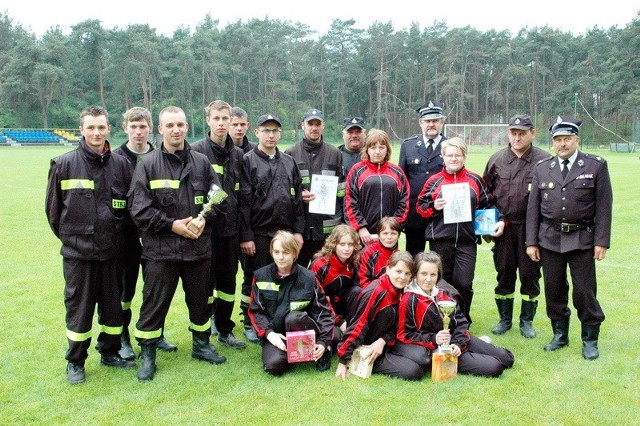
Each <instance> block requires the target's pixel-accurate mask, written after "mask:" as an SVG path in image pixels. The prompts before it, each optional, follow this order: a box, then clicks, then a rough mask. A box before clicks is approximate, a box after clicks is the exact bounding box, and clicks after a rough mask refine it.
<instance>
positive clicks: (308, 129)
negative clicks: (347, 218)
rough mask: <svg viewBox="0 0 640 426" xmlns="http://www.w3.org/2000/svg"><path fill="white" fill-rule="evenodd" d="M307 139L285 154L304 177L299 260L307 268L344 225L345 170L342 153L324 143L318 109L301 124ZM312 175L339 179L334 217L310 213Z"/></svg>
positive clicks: (313, 110)
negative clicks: (334, 233) (302, 227)
mask: <svg viewBox="0 0 640 426" xmlns="http://www.w3.org/2000/svg"><path fill="white" fill-rule="evenodd" d="M301 127H302V131H303V132H304V137H303V138H302V140H301V141H300V142H298V143H296V144H295V145H293V146H292V147H290V148H289V149H287V150H286V151H285V153H287V154H289V155H290V156H292V157H293V159H294V160H295V161H296V164H297V165H298V169H300V176H301V177H302V201H303V202H304V213H305V214H304V221H305V227H304V245H303V246H302V250H300V256H298V263H299V264H300V265H302V266H304V267H305V268H306V267H307V266H309V262H310V261H311V259H312V258H313V255H314V254H316V253H317V252H318V251H319V250H320V249H321V248H322V246H323V245H324V240H325V239H326V237H327V235H329V234H330V233H331V231H333V228H335V227H336V226H337V225H339V224H340V223H342V206H343V204H344V203H343V202H344V178H345V174H344V169H343V168H342V153H341V152H340V151H338V148H336V147H334V146H333V145H330V144H328V143H326V142H325V141H324V140H323V133H324V115H323V114H322V111H320V110H318V109H311V110H309V111H307V112H306V113H305V115H304V117H303V119H302V123H301ZM313 175H322V176H337V177H338V193H337V194H336V208H335V212H334V214H332V215H326V214H317V213H310V212H309V203H310V202H311V201H313V200H315V199H316V195H318V194H315V193H313V192H311V179H312V176H313Z"/></svg>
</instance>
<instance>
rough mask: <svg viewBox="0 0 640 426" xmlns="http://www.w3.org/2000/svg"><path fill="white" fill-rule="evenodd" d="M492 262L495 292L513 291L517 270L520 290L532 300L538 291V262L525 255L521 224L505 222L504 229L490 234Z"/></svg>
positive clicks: (523, 232)
mask: <svg viewBox="0 0 640 426" xmlns="http://www.w3.org/2000/svg"><path fill="white" fill-rule="evenodd" d="M493 242H494V245H493V248H492V251H493V264H494V265H495V267H496V272H497V273H498V275H497V278H496V279H497V281H498V285H497V286H496V288H495V294H499V295H501V296H509V295H513V294H514V293H515V291H516V278H517V276H516V275H517V273H518V272H519V278H520V294H522V295H525V296H527V299H528V300H533V299H535V298H536V297H538V296H539V295H540V276H541V274H540V263H539V262H534V261H533V260H531V258H530V257H529V256H527V246H526V244H525V225H524V224H512V223H511V224H509V226H507V227H506V228H504V233H503V234H502V236H500V237H498V238H494V240H493Z"/></svg>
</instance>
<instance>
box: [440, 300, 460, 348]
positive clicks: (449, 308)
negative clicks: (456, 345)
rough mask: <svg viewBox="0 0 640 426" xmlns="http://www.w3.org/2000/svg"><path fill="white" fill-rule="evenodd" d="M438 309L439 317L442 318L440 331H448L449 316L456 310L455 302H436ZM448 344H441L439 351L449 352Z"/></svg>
mask: <svg viewBox="0 0 640 426" xmlns="http://www.w3.org/2000/svg"><path fill="white" fill-rule="evenodd" d="M438 309H439V310H440V315H441V316H442V325H443V327H442V329H443V330H448V329H449V321H450V320H451V315H452V314H453V312H454V311H455V310H456V302H454V301H453V300H440V301H438ZM449 343H450V342H447V343H443V344H442V345H440V350H441V351H442V352H449V353H450V352H451V346H450V345H449Z"/></svg>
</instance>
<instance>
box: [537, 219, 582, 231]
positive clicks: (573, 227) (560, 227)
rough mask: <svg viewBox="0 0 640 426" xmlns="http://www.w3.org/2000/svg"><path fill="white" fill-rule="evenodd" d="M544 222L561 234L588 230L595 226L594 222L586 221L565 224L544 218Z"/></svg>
mask: <svg viewBox="0 0 640 426" xmlns="http://www.w3.org/2000/svg"><path fill="white" fill-rule="evenodd" d="M542 221H543V222H544V223H547V224H549V225H551V226H552V227H553V229H555V230H556V231H560V232H573V231H580V230H581V229H588V228H591V227H592V226H593V220H586V221H584V222H581V223H565V222H556V221H555V220H551V219H548V218H546V217H543V218H542Z"/></svg>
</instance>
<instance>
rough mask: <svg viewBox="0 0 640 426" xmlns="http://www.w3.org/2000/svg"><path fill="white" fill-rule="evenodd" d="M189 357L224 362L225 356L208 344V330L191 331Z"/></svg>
mask: <svg viewBox="0 0 640 426" xmlns="http://www.w3.org/2000/svg"><path fill="white" fill-rule="evenodd" d="M191 357H192V358H195V359H201V360H203V361H207V362H210V363H211V364H224V363H225V362H227V358H225V357H224V356H222V355H220V354H219V353H218V351H217V350H216V348H215V346H213V345H210V344H209V332H199V331H194V332H193V351H192V352H191Z"/></svg>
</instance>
